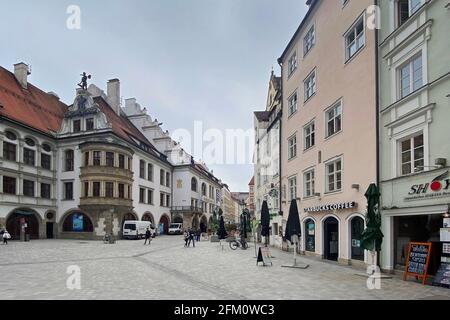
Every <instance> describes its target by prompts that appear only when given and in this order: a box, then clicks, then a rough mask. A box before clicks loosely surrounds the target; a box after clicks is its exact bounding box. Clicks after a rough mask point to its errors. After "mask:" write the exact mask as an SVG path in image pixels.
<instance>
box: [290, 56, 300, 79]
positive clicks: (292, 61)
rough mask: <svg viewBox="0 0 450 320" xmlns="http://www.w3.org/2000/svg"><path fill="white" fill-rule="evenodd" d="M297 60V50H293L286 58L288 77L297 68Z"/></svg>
mask: <svg viewBox="0 0 450 320" xmlns="http://www.w3.org/2000/svg"><path fill="white" fill-rule="evenodd" d="M297 66H298V60H297V50H294V52H292V54H291V55H290V57H289V60H288V77H290V76H292V75H293V74H294V72H295V70H297Z"/></svg>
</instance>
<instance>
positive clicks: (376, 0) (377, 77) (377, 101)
mask: <svg viewBox="0 0 450 320" xmlns="http://www.w3.org/2000/svg"><path fill="white" fill-rule="evenodd" d="M374 4H375V6H376V7H377V8H379V0H374ZM379 14H381V12H379ZM377 19H378V17H377ZM379 41H380V40H379V30H378V29H375V110H376V117H375V119H376V120H375V121H376V137H375V141H376V158H377V159H376V166H377V168H376V170H377V173H376V175H377V181H376V182H377V186H378V187H380V163H381V161H380V140H381V139H380V135H381V132H380V85H379V83H380V71H379V57H378V46H379ZM381 220H383V219H381ZM377 266H378V267H379V268H380V269H381V257H380V252H377Z"/></svg>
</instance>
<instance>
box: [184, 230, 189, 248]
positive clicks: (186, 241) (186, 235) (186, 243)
mask: <svg viewBox="0 0 450 320" xmlns="http://www.w3.org/2000/svg"><path fill="white" fill-rule="evenodd" d="M188 241H189V232H187V231H186V230H184V247H185V248H187V246H188Z"/></svg>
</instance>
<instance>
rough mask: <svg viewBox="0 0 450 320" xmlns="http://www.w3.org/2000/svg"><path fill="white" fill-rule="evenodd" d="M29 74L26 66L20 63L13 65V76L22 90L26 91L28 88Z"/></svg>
mask: <svg viewBox="0 0 450 320" xmlns="http://www.w3.org/2000/svg"><path fill="white" fill-rule="evenodd" d="M30 74H31V72H30V70H29V69H28V65H27V64H25V63H23V62H20V63H17V64H15V65H14V75H15V76H16V79H17V81H19V83H20V85H21V86H22V88H24V89H27V87H28V76H29V75H30Z"/></svg>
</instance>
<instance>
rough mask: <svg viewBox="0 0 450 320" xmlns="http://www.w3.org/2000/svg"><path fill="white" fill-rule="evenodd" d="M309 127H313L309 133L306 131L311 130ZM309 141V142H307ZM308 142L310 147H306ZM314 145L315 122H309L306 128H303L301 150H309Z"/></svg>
mask: <svg viewBox="0 0 450 320" xmlns="http://www.w3.org/2000/svg"><path fill="white" fill-rule="evenodd" d="M311 127H313V129H312V130H310V131H309V133H308V130H309V129H311ZM313 137H314V142H312V141H311V140H313V139H312V138H313ZM308 139H309V140H308ZM308 141H309V143H310V145H309V146H308ZM315 145H316V122H315V120H313V121H310V122H309V123H308V124H307V125H306V126H304V127H303V150H304V151H306V150H309V149H311V148H312V147H314V146H315Z"/></svg>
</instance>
